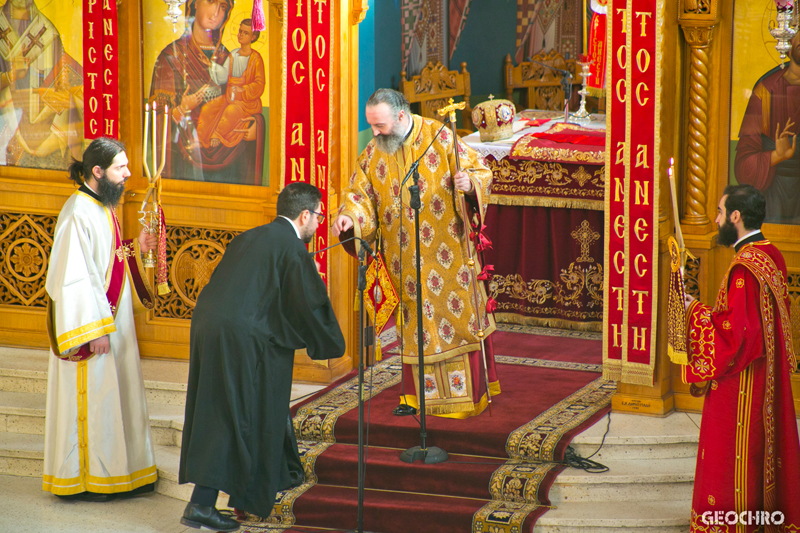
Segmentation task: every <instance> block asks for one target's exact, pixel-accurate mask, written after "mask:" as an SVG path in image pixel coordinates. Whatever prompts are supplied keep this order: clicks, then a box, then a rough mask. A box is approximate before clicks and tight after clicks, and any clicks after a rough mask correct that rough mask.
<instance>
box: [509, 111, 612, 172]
mask: <svg viewBox="0 0 800 533" xmlns="http://www.w3.org/2000/svg"><path fill="white" fill-rule="evenodd" d="M605 146H606V132H605V131H604V130H595V129H590V128H584V127H582V126H577V125H574V124H565V123H563V122H559V123H557V124H554V125H553V127H552V128H550V129H549V130H547V131H544V132H538V133H529V134H527V135H523V136H522V137H520V138H519V139H518V140H517V142H515V143H514V146H513V147H512V148H511V153H510V154H509V156H508V158H509V159H514V160H536V161H555V162H559V163H584V164H595V165H602V164H603V163H604V162H605Z"/></svg>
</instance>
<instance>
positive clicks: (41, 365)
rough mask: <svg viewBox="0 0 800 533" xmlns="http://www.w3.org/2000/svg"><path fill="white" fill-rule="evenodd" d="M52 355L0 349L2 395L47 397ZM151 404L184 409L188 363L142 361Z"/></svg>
mask: <svg viewBox="0 0 800 533" xmlns="http://www.w3.org/2000/svg"><path fill="white" fill-rule="evenodd" d="M49 358H50V352H49V351H45V350H31V349H24V348H5V347H0V391H5V392H28V393H36V394H46V393H47V367H48V362H49ZM142 377H143V378H144V386H145V393H146V395H147V403H148V404H155V403H158V404H166V405H184V404H185V403H186V382H187V380H188V377H189V364H188V363H187V362H186V361H161V360H157V359H143V360H142Z"/></svg>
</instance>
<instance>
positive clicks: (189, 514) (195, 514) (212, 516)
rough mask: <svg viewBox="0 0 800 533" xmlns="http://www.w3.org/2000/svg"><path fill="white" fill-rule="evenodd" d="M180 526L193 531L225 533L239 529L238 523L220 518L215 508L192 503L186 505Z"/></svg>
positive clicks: (231, 519)
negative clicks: (220, 532)
mask: <svg viewBox="0 0 800 533" xmlns="http://www.w3.org/2000/svg"><path fill="white" fill-rule="evenodd" d="M181 524H183V525H184V526H189V527H193V528H195V529H210V530H211V531H226V532H227V531H236V530H238V529H239V522H237V521H236V520H234V519H233V518H228V517H227V516H222V515H221V514H220V512H219V511H217V509H216V508H214V507H211V506H209V505H200V504H198V503H192V502H189V503H188V504H187V505H186V509H185V510H184V511H183V518H181Z"/></svg>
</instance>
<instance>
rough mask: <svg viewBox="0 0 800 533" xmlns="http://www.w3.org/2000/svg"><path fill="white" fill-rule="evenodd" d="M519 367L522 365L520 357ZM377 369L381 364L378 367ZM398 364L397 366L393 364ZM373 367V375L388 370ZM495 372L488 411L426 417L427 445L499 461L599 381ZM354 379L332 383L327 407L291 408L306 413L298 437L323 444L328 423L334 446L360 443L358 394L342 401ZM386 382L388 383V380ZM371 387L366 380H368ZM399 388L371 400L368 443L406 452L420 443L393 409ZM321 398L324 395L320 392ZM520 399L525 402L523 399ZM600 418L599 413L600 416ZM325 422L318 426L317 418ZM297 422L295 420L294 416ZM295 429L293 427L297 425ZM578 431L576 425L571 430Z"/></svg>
mask: <svg viewBox="0 0 800 533" xmlns="http://www.w3.org/2000/svg"><path fill="white" fill-rule="evenodd" d="M519 361H520V363H522V362H524V361H523V360H522V359H520V360H519ZM379 366H380V365H379ZM397 366H399V365H397ZM387 368H388V366H387V365H384V366H383V369H381V368H376V367H373V368H372V369H370V370H371V371H373V372H388V370H386V369H387ZM497 374H498V378H499V380H500V387H501V389H502V393H501V394H499V395H497V396H495V397H494V400H493V403H492V409H491V412H489V410H488V409H487V410H486V411H485V412H484V413H482V414H481V415H480V416H477V417H471V418H467V419H464V420H455V419H450V418H442V417H437V416H428V417H427V435H428V437H427V444H428V446H438V447H439V448H442V449H444V450H445V451H446V452H448V453H451V454H460V455H479V456H489V457H500V456H503V455H505V448H506V442H507V440H508V438H509V433H511V432H512V431H514V430H516V429H517V428H520V427H521V426H524V425H525V424H527V423H528V422H530V421H531V420H533V419H535V418H536V417H537V416H539V415H541V414H542V413H544V412H545V411H547V410H548V409H550V408H552V407H553V406H554V405H556V404H559V403H560V402H562V400H564V399H566V398H567V397H569V396H570V395H571V394H573V393H574V392H575V391H578V390H581V389H583V388H584V387H586V386H587V385H589V384H590V383H592V382H594V381H595V380H597V379H598V378H599V374H598V373H595V372H585V371H565V370H564V369H560V368H547V367H533V366H526V365H525V364H498V365H497ZM355 381H356V378H355V376H353V375H352V374H351V375H349V376H347V377H345V378H343V379H342V380H340V381H339V382H337V383H335V384H333V385H331V386H330V387H329V388H328V389H327V390H326V392H327V391H331V392H333V391H336V392H335V393H333V394H329V395H328V397H330V398H332V400H331V402H332V404H331V405H326V404H324V403H320V402H321V400H319V399H315V400H312V401H308V402H305V403H300V404H298V405H297V406H295V407H294V408H293V409H292V414H293V415H295V414H297V413H298V411H301V414H303V413H305V414H304V416H305V420H304V421H301V423H300V428H299V431H298V438H300V439H303V440H317V441H324V440H326V439H324V438H321V436H320V434H319V432H320V431H324V430H325V427H326V426H328V427H330V426H331V425H332V424H335V425H334V426H333V431H334V439H335V441H336V442H338V443H347V444H357V443H358V409H357V403H356V399H357V395H355V394H351V396H352V399H351V401H350V403H346V402H343V401H342V400H340V399H339V398H341V394H339V393H340V392H341V391H342V390H343V389H346V390H355V389H356V385H355ZM386 381H387V382H388V381H389V380H386ZM367 384H369V381H367ZM405 390H406V392H408V393H411V392H412V391H413V384H411V383H406V388H405ZM402 391H403V388H402V384H401V383H397V384H394V385H391V386H386V388H384V389H383V390H381V391H380V393H379V394H377V395H376V396H374V397H373V398H372V400H371V405H370V406H369V413H370V416H369V419H368V420H367V422H368V424H369V431H370V444H372V445H374V446H381V447H386V448H401V449H406V448H410V447H413V446H418V445H420V425H419V421H418V420H417V419H416V418H415V417H409V416H407V417H398V416H394V415H393V414H392V410H393V409H394V408H395V407H396V406H397V405H398V403H399V398H400V395H401V394H402ZM323 396H325V395H324V394H323ZM522 399H524V401H522ZM333 409H338V410H339V412H338V413H337V415H336V420H335V422H333V423H332V422H330V419H331V416H332V415H331V412H332V410H333ZM600 416H602V413H599V416H598V418H599V417H600ZM323 418H324V419H325V422H324V423H320V420H321V419H323ZM295 420H296V424H297V420H298V419H297V418H295ZM296 427H297V426H296ZM575 427H577V426H575ZM575 432H576V431H571V430H568V431H566V432H565V433H564V434H563V436H562V438H561V439H560V440H561V441H562V442H564V443H565V444H564V446H563V447H561V448H560V449H559V450H556V451H555V454H556V455H555V456H558V455H559V454H560V453H563V448H564V447H566V442H568V441H569V439H571V437H572V435H573V434H574V433H575Z"/></svg>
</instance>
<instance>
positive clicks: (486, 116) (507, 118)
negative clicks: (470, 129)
mask: <svg viewBox="0 0 800 533" xmlns="http://www.w3.org/2000/svg"><path fill="white" fill-rule="evenodd" d="M514 113H515V109H514V103H513V102H511V101H510V100H494V96H492V95H491V94H490V95H489V99H488V100H487V101H485V102H481V103H480V104H478V105H476V106H475V107H474V108H473V109H472V123H473V124H474V125H475V127H476V128H478V131H479V132H480V134H481V141H482V142H486V141H501V140H503V139H508V138H509V137H511V136H512V135H513V134H514V132H513V131H512V125H513V124H514Z"/></svg>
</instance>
